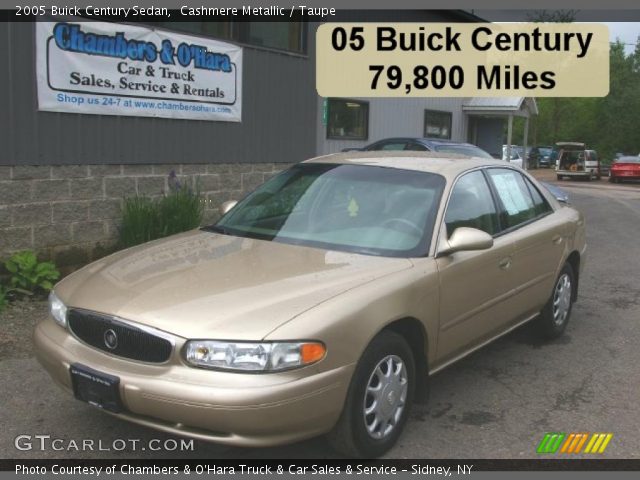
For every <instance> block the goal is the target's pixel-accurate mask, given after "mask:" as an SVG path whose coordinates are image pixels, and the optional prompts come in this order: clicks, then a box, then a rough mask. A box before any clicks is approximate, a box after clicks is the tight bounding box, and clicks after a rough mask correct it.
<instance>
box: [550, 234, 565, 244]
mask: <svg viewBox="0 0 640 480" xmlns="http://www.w3.org/2000/svg"><path fill="white" fill-rule="evenodd" d="M551 241H552V242H553V243H554V245H560V244H561V243H562V235H554V236H553V237H551Z"/></svg>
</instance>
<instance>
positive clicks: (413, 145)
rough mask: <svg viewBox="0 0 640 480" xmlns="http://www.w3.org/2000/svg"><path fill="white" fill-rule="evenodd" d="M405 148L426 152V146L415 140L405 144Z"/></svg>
mask: <svg viewBox="0 0 640 480" xmlns="http://www.w3.org/2000/svg"><path fill="white" fill-rule="evenodd" d="M405 150H411V151H413V152H426V151H427V147H425V146H424V145H421V144H419V143H416V142H411V143H408V144H407V146H406V147H405Z"/></svg>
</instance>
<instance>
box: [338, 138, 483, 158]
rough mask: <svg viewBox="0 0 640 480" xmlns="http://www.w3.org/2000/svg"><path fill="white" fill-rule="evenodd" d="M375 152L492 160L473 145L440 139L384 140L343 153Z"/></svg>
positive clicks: (346, 149) (348, 149)
mask: <svg viewBox="0 0 640 480" xmlns="http://www.w3.org/2000/svg"><path fill="white" fill-rule="evenodd" d="M377 150H405V151H413V152H441V153H457V154H460V155H467V156H469V157H480V158H493V157H492V156H491V155H489V154H488V153H487V152H485V151H484V150H482V149H481V148H479V147H476V146H475V145H472V144H470V143H464V142H454V141H453V140H443V139H441V138H405V137H401V138H385V139H384V140H378V141H377V142H375V143H372V144H371V145H367V146H366V147H362V148H345V149H344V150H342V151H343V152H352V151H363V152H370V151H377Z"/></svg>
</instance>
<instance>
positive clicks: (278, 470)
mask: <svg viewBox="0 0 640 480" xmlns="http://www.w3.org/2000/svg"><path fill="white" fill-rule="evenodd" d="M639 470H640V459H549V458H541V459H535V458H534V459H471V458H468V459H416V460H411V459H402V460H392V459H388V460H384V459H379V460H325V459H317V460H315V459H301V460H291V459H287V460H212V459H203V460H191V459H189V460H139V459H132V460H123V459H121V458H120V459H112V460H105V459H100V460H93V459H79V460H70V459H61V460H55V459H46V460H45V459H42V460H40V459H25V460H19V459H0V471H4V472H14V473H16V474H35V475H38V474H59V475H65V474H69V475H79V474H80V475H81V474H85V475H97V474H107V475H109V474H142V475H144V474H153V475H168V474H179V473H194V474H197V475H229V474H231V475H233V474H266V475H268V474H325V475H332V474H356V475H395V474H403V473H409V474H419V475H447V476H448V475H449V474H453V475H456V474H457V475H467V474H470V473H473V472H481V471H495V472H498V471H639Z"/></svg>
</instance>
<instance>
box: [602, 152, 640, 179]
mask: <svg viewBox="0 0 640 480" xmlns="http://www.w3.org/2000/svg"><path fill="white" fill-rule="evenodd" d="M623 180H640V156H637V157H632V156H627V157H619V158H616V159H615V160H614V161H613V164H611V171H610V173H609V181H610V182H613V183H619V182H621V181H623Z"/></svg>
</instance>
